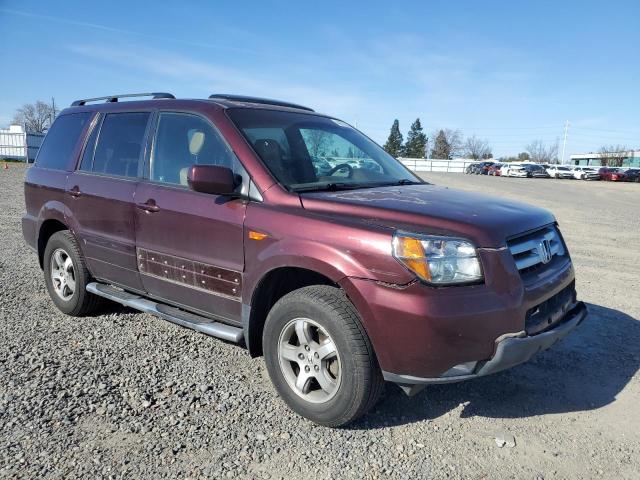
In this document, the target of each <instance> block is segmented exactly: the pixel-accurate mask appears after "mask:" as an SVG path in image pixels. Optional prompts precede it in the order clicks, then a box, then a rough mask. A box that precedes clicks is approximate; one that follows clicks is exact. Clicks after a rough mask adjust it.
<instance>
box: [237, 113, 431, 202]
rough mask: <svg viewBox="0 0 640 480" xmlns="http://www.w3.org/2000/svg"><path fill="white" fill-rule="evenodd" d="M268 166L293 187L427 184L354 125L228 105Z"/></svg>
mask: <svg viewBox="0 0 640 480" xmlns="http://www.w3.org/2000/svg"><path fill="white" fill-rule="evenodd" d="M227 113H228V115H229V118H231V120H232V121H233V122H234V123H235V124H236V126H237V127H238V128H239V129H240V131H241V132H242V134H243V135H244V137H245V138H246V139H247V141H248V142H249V143H250V144H251V145H252V146H253V149H254V150H255V152H256V153H257V154H258V156H259V157H260V159H261V160H262V162H263V163H264V164H265V166H266V167H267V168H268V169H269V170H270V171H271V173H272V174H273V176H274V177H276V179H277V180H278V181H279V182H280V183H281V184H282V185H284V186H285V187H287V188H289V189H290V190H293V191H313V190H334V189H342V188H345V189H350V188H365V187H372V186H379V185H402V184H413V183H424V182H422V180H420V179H419V178H418V177H416V176H415V175H413V174H412V173H411V172H410V171H409V170H407V169H406V168H405V167H404V166H403V165H402V164H401V163H400V162H398V161H397V160H396V159H395V158H393V157H392V156H391V155H389V154H388V153H387V152H385V151H384V150H383V149H382V148H381V147H379V146H378V145H376V144H375V143H374V142H372V141H371V140H369V139H368V138H367V137H365V136H364V135H363V134H362V133H360V132H358V131H357V130H356V129H354V128H352V127H351V126H349V125H347V124H346V123H344V122H341V121H340V120H335V119H333V118H327V117H323V116H320V115H313V114H305V113H295V112H284V111H276V110H267V109H249V108H242V109H234V108H231V109H228V110H227Z"/></svg>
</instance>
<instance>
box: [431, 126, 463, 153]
mask: <svg viewBox="0 0 640 480" xmlns="http://www.w3.org/2000/svg"><path fill="white" fill-rule="evenodd" d="M430 138H434V139H435V144H434V147H433V149H432V150H431V158H443V159H445V158H448V159H451V158H455V157H459V156H460V155H462V154H463V153H464V141H463V137H462V132H461V131H460V130H453V129H451V128H445V129H443V130H436V131H435V132H433V134H432V135H431V137H430ZM444 146H446V147H444ZM443 147H444V148H443Z"/></svg>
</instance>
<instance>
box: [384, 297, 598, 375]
mask: <svg viewBox="0 0 640 480" xmlns="http://www.w3.org/2000/svg"><path fill="white" fill-rule="evenodd" d="M586 315H587V308H586V306H585V305H584V303H582V302H578V303H576V305H575V306H574V307H573V308H572V309H571V310H570V311H569V312H567V314H566V315H565V317H564V318H563V319H562V321H560V322H558V323H557V324H556V326H555V327H554V328H552V329H550V330H547V331H544V332H542V333H538V334H536V335H530V336H527V335H526V334H525V332H524V331H521V332H518V333H514V334H506V335H502V336H501V337H500V338H498V339H497V340H496V351H495V354H494V355H493V357H492V358H491V359H489V360H487V361H483V362H477V363H476V364H475V366H473V367H472V371H471V373H467V374H461V375H456V374H455V372H456V367H454V368H452V369H451V370H450V371H448V372H445V373H444V374H443V375H441V376H439V377H434V378H424V377H414V376H411V375H398V374H395V373H390V372H383V376H384V379H385V380H386V381H388V382H394V383H398V384H401V385H428V384H434V383H453V382H461V381H463V380H471V379H473V378H478V377H483V376H485V375H489V374H492V373H496V372H500V371H502V370H506V369H508V368H511V367H514V366H516V365H519V364H521V363H524V362H526V361H528V360H529V359H530V358H531V357H533V356H534V355H535V354H536V353H538V352H542V351H544V350H547V349H549V348H551V347H552V346H553V345H554V344H555V343H556V342H558V341H560V340H561V339H563V338H564V337H566V336H567V335H568V334H569V332H571V331H572V330H573V329H574V328H576V327H577V326H578V325H579V324H580V323H581V322H582V321H583V320H584V318H585V317H586ZM470 363H473V362H470ZM461 368H462V367H461ZM457 371H460V368H458V369H457ZM449 372H452V373H453V374H450V373H449Z"/></svg>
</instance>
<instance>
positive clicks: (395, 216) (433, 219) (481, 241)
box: [300, 184, 555, 248]
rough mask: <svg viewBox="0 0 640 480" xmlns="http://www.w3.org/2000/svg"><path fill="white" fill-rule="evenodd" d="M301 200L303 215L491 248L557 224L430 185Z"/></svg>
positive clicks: (521, 206)
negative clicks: (459, 239)
mask: <svg viewBox="0 0 640 480" xmlns="http://www.w3.org/2000/svg"><path fill="white" fill-rule="evenodd" d="M300 198H301V202H302V206H303V207H304V208H305V209H307V210H310V211H313V212H317V213H319V214H325V215H333V216H335V215H339V216H350V217H355V218H357V219H359V220H360V221H363V222H367V223H369V224H376V225H382V226H385V227H388V228H394V229H401V230H410V231H414V232H418V233H431V234H445V235H458V236H464V237H467V238H470V239H471V240H473V241H474V242H475V243H476V244H477V245H478V246H480V247H490V248H491V247H492V248H497V247H501V246H504V245H505V239H507V238H508V237H511V236H513V235H517V234H519V233H523V232H526V231H530V230H533V229H536V228H539V227H541V226H543V225H548V224H550V223H553V222H554V221H555V218H554V217H553V215H552V214H551V213H550V212H548V211H547V210H543V209H541V208H538V207H534V206H532V205H528V204H525V203H520V202H516V201H512V200H505V199H503V198H498V197H492V196H488V195H482V194H478V193H472V192H467V191H463V190H456V189H452V188H447V187H440V186H437V185H431V184H424V185H405V186H399V187H382V188H371V189H359V190H348V191H338V192H306V193H303V194H301V195H300Z"/></svg>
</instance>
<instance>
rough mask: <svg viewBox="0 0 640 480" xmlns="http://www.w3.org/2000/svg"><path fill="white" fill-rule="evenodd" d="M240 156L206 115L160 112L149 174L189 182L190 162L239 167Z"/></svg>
mask: <svg viewBox="0 0 640 480" xmlns="http://www.w3.org/2000/svg"><path fill="white" fill-rule="evenodd" d="M237 164H238V162H237V160H236V158H235V155H234V154H233V152H232V151H231V149H230V148H229V147H228V146H227V144H226V143H225V142H224V140H223V139H222V137H221V136H220V134H219V133H218V132H217V131H216V130H215V129H214V128H213V127H212V126H211V124H210V123H209V122H207V121H206V120H205V119H203V118H200V117H198V116H196V115H189V114H186V113H161V114H160V117H159V119H158V128H157V131H156V138H155V142H154V146H153V155H152V158H151V168H150V172H149V178H150V179H151V180H153V181H155V182H162V183H170V184H174V185H183V186H187V174H188V172H189V167H190V166H191V165H220V166H225V167H229V168H232V169H234V170H236V169H237Z"/></svg>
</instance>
